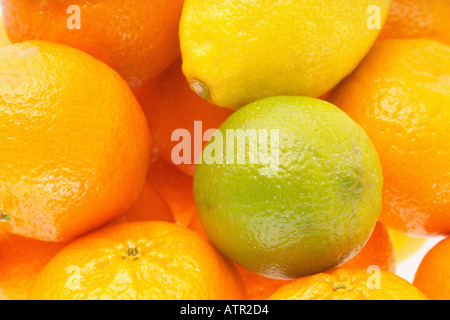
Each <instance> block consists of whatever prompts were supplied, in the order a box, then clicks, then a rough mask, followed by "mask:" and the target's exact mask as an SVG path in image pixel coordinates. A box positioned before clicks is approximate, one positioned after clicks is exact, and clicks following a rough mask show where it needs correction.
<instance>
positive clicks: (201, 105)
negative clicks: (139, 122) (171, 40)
mask: <svg viewBox="0 0 450 320" xmlns="http://www.w3.org/2000/svg"><path fill="white" fill-rule="evenodd" d="M135 94H136V97H137V98H138V100H139V102H140V104H141V106H142V108H143V110H144V112H145V114H146V116H147V120H148V123H149V127H150V132H151V134H152V137H153V139H154V140H155V144H156V146H157V147H158V151H159V152H160V154H161V155H162V157H163V158H164V159H165V160H166V161H168V162H171V163H173V164H174V165H176V166H177V167H178V168H180V169H181V170H182V171H183V172H185V173H186V174H188V175H190V176H194V171H195V163H196V160H198V158H199V157H200V155H201V152H202V150H203V147H204V146H205V144H206V142H207V140H208V137H205V136H204V135H205V133H206V132H207V131H208V130H211V129H217V128H219V127H220V125H221V124H222V123H223V122H224V121H225V120H226V119H227V118H228V117H229V116H230V115H231V114H232V113H233V111H231V110H228V109H224V108H219V107H217V106H215V105H213V104H211V103H209V102H208V101H206V100H204V99H202V98H200V97H199V96H197V95H196V94H195V93H194V92H193V91H192V90H191V89H190V87H189V84H188V82H187V81H186V78H185V77H184V75H183V72H182V70H181V60H178V61H176V62H175V63H174V64H173V65H172V66H171V67H170V68H169V69H168V70H167V71H165V72H164V73H163V74H162V75H161V76H160V77H159V78H158V79H156V80H154V81H151V82H149V83H148V84H147V85H146V86H144V87H142V88H139V89H137V90H135Z"/></svg>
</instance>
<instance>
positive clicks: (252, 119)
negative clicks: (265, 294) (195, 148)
mask: <svg viewBox="0 0 450 320" xmlns="http://www.w3.org/2000/svg"><path fill="white" fill-rule="evenodd" d="M225 137H226V138H225ZM211 140H212V141H211V142H210V143H208V144H207V145H206V147H205V149H204V151H203V159H204V161H203V163H202V164H200V165H198V166H197V168H196V172H195V176H194V195H195V201H196V204H197V210H198V214H199V217H200V220H201V223H202V225H203V227H204V229H205V232H206V234H207V235H208V237H209V238H210V239H211V241H212V242H213V243H214V245H215V246H216V247H217V248H218V249H219V250H220V251H221V252H222V253H223V254H224V255H225V256H227V257H228V258H229V259H231V260H233V261H234V262H236V263H238V264H239V265H241V266H242V267H244V268H246V269H248V270H250V271H252V272H255V273H257V274H260V275H265V276H268V277H271V278H279V279H289V278H297V277H300V276H304V275H307V274H311V273H317V272H320V271H323V270H327V269H330V268H332V267H335V266H338V265H340V264H342V263H344V262H346V261H347V260H349V259H350V258H352V257H353V256H354V255H355V254H356V253H357V252H358V251H360V250H361V248H362V247H363V246H364V244H365V243H366V242H367V240H368V239H369V237H370V234H371V233H372V231H373V229H374V228H375V224H376V222H377V219H378V216H379V213H380V210H381V207H380V206H381V188H382V172H381V167H380V163H379V160H378V156H377V153H376V151H375V148H374V147H373V145H372V143H371V141H370V140H369V138H368V137H367V136H366V134H365V133H364V131H363V130H362V129H361V128H360V127H359V126H358V125H357V124H356V123H355V122H354V121H352V120H351V119H350V117H348V116H347V115H346V114H345V113H344V112H342V111H341V110H340V109H338V108H337V107H335V106H334V105H332V104H329V103H328V102H326V101H322V100H318V99H313V98H304V97H273V98H266V99H262V100H259V101H256V102H254V103H251V104H249V105H247V106H245V107H244V108H241V109H240V110H239V111H237V112H235V113H234V114H232V115H231V116H230V117H229V118H228V119H227V120H226V121H225V122H224V124H222V126H221V127H220V128H219V129H218V131H216V132H215V133H214V135H213V137H212V139H211ZM269 154H270V156H269Z"/></svg>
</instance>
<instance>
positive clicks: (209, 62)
mask: <svg viewBox="0 0 450 320" xmlns="http://www.w3.org/2000/svg"><path fill="white" fill-rule="evenodd" d="M389 2H390V1H389V0H352V1H342V0H340V1H333V0H325V1H319V2H318V1H315V0H306V1H305V0H301V1H300V0H294V1H283V2H279V1H272V0H264V1H242V0H231V1H222V0H186V2H185V4H184V7H183V13H182V17H181V22H180V43H181V53H182V57H183V71H184V74H185V75H186V78H187V80H188V81H189V83H190V85H191V87H192V89H193V90H194V91H195V92H196V93H197V94H198V95H200V96H202V97H203V98H206V99H208V100H210V101H211V102H213V103H214V104H216V105H218V106H221V107H228V108H240V107H242V106H244V105H246V104H248V103H250V102H253V101H256V100H258V99H261V98H266V97H272V96H282V95H288V96H309V97H320V96H321V95H323V94H325V93H326V92H327V91H328V90H330V89H332V88H333V87H334V86H335V85H337V84H338V83H339V82H340V81H341V80H342V79H343V78H345V77H346V76H347V75H348V74H349V73H350V72H351V71H352V70H353V69H354V68H355V67H356V66H357V65H358V63H359V62H360V61H361V59H362V58H363V57H364V56H365V54H366V53H367V52H368V51H369V49H370V47H371V46H372V44H373V42H374V41H375V40H376V38H377V36H378V34H379V31H380V29H381V26H382V25H383V23H384V21H385V19H386V17H387V15H388V11H389ZM373 8H375V10H376V13H372V11H371V10H373ZM374 14H375V15H376V18H377V22H378V25H377V26H376V27H379V28H380V29H377V28H373V27H372V23H373V19H372V17H374ZM369 26H370V27H369ZM330 35H331V36H330Z"/></svg>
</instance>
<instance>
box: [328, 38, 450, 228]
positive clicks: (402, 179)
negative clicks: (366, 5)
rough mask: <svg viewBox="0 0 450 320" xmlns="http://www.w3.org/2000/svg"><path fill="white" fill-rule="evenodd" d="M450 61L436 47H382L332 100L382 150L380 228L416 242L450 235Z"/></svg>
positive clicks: (425, 43) (400, 43)
mask: <svg viewBox="0 0 450 320" xmlns="http://www.w3.org/2000/svg"><path fill="white" fill-rule="evenodd" d="M449 57H450V47H449V46H447V45H444V44H441V43H439V42H436V41H432V40H427V39H396V40H384V41H380V42H378V43H377V44H375V46H374V47H373V48H372V50H371V52H370V53H369V54H368V56H367V57H366V58H365V59H364V61H363V62H362V63H361V64H360V65H359V67H358V68H357V70H356V71H355V72H354V73H353V74H352V75H351V76H349V77H348V78H347V79H346V80H345V81H343V82H342V83H341V84H340V85H339V86H338V87H337V88H336V89H335V90H334V91H333V93H332V94H331V96H330V97H329V100H330V101H331V102H332V103H334V104H336V105H337V106H338V107H340V108H342V109H343V110H344V111H345V112H347V113H348V114H349V115H350V116H351V117H352V118H353V119H354V120H355V121H356V122H358V123H359V124H360V125H361V126H362V127H363V129H365V131H366V132H367V134H368V135H369V137H370V138H371V139H372V141H373V143H374V145H375V147H376V149H377V151H378V154H379V156H380V160H381V164H382V167H383V173H384V190H383V210H382V213H381V217H380V221H381V222H383V223H384V224H385V225H386V226H388V227H391V228H393V229H396V230H398V231H401V232H403V233H407V234H410V235H416V236H428V235H439V234H449V233H450V169H449V166H448V164H449V163H450V148H448V141H450V130H448V124H449V123H450V109H449V108H448V106H449V105H450V59H449Z"/></svg>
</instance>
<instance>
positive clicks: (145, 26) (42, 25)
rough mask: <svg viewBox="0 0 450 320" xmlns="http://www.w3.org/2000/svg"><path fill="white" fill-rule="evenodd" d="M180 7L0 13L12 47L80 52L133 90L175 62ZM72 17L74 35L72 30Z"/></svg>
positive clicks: (27, 6)
mask: <svg viewBox="0 0 450 320" xmlns="http://www.w3.org/2000/svg"><path fill="white" fill-rule="evenodd" d="M183 2H184V0H171V1H164V2H161V1H153V0H128V1H118V0H100V1H94V2H93V1H88V0H79V1H76V2H75V3H68V2H67V1H65V0H52V1H23V0H2V9H3V15H4V21H5V27H6V29H7V32H8V35H9V37H10V39H11V40H12V42H21V41H25V40H46V41H51V42H57V43H61V44H66V45H69V46H71V47H74V48H77V49H80V50H83V51H85V52H87V53H89V54H91V55H93V56H94V57H96V58H97V59H99V60H101V61H103V62H105V63H106V64H108V65H109V66H110V67H112V68H113V69H115V70H116V71H117V72H119V73H120V75H121V76H122V77H123V78H124V79H125V80H126V81H127V82H128V83H129V84H130V85H131V86H134V87H137V86H141V85H143V84H144V83H145V82H146V81H147V80H149V79H152V78H155V77H156V76H158V74H160V73H161V72H162V71H164V69H166V68H167V67H168V66H169V65H170V64H171V63H172V62H174V61H175V59H176V58H177V57H178V56H179V54H180V50H179V44H178V23H179V19H180V16H181V9H182V6H183ZM71 5H76V6H77V7H78V8H79V12H78V11H77V10H78V9H77V8H76V7H75V8H74V7H72V6H71ZM69 6H70V7H69ZM73 9H75V11H73ZM68 12H69V13H68ZM78 14H79V15H78ZM78 17H79V18H80V19H79V22H80V25H79V26H80V29H73V26H75V27H76V22H78V21H77V20H76V19H77V18H78ZM68 26H70V27H71V28H69V27H68Z"/></svg>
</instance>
